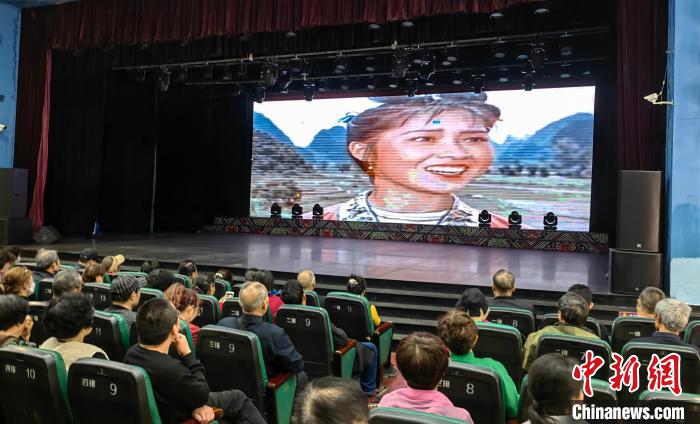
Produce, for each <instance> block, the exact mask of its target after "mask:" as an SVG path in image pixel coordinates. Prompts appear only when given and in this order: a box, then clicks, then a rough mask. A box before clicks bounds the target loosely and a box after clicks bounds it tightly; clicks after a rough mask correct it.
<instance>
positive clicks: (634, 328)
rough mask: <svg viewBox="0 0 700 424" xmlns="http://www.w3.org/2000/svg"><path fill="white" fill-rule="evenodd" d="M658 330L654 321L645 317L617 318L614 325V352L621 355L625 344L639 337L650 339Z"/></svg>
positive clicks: (612, 336) (612, 335)
mask: <svg viewBox="0 0 700 424" xmlns="http://www.w3.org/2000/svg"><path fill="white" fill-rule="evenodd" d="M654 331H656V328H655V327H654V319H652V318H643V317H634V316H629V317H617V318H615V321H613V324H612V334H611V338H612V350H613V352H617V353H620V351H621V350H622V346H624V345H625V343H627V342H629V341H631V340H633V339H635V338H637V337H649V336H651V335H652V334H653V333H654Z"/></svg>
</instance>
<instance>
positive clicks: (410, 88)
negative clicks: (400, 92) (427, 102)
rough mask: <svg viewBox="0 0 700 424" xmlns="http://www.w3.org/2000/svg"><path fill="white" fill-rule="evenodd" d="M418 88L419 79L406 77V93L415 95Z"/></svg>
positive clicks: (410, 95)
mask: <svg viewBox="0 0 700 424" xmlns="http://www.w3.org/2000/svg"><path fill="white" fill-rule="evenodd" d="M417 90H418V80H417V79H416V78H406V95H407V96H408V97H413V96H415V95H416V91H417Z"/></svg>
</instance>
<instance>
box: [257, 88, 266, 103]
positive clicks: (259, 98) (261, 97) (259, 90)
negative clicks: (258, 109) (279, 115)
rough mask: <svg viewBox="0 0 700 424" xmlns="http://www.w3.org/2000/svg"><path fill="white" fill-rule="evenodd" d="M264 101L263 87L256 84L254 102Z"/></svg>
mask: <svg viewBox="0 0 700 424" xmlns="http://www.w3.org/2000/svg"><path fill="white" fill-rule="evenodd" d="M264 101H265V87H263V86H257V87H255V103H262V102H264Z"/></svg>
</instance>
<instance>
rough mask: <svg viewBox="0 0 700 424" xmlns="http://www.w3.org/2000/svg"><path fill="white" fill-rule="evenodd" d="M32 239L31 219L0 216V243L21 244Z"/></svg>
mask: <svg viewBox="0 0 700 424" xmlns="http://www.w3.org/2000/svg"><path fill="white" fill-rule="evenodd" d="M30 241H32V221H31V220H30V219H29V218H23V217H20V218H3V217H0V244H5V245H7V244H23V243H29V242H30Z"/></svg>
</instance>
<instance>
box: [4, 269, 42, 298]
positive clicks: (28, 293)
mask: <svg viewBox="0 0 700 424" xmlns="http://www.w3.org/2000/svg"><path fill="white" fill-rule="evenodd" d="M0 293H2V294H16V295H17V296H19V297H23V298H25V299H27V300H30V299H32V298H33V297H34V279H33V278H32V272H31V271H30V270H28V269H27V268H26V267H23V266H16V267H14V268H11V269H10V270H9V271H7V272H6V273H5V275H4V276H3V278H2V282H0Z"/></svg>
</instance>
